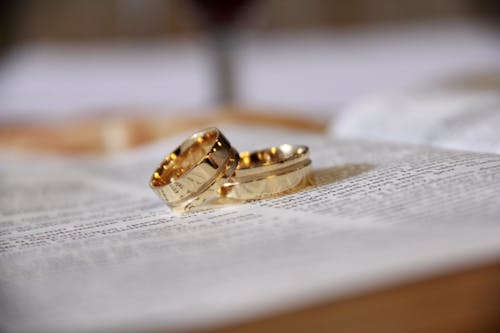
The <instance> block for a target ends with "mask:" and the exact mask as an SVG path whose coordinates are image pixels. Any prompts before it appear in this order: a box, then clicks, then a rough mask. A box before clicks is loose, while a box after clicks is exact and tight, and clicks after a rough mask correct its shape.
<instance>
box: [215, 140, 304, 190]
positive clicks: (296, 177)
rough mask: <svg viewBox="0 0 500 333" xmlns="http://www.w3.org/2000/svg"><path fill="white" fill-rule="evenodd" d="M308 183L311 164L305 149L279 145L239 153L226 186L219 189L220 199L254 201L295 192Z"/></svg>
mask: <svg viewBox="0 0 500 333" xmlns="http://www.w3.org/2000/svg"><path fill="white" fill-rule="evenodd" d="M310 180H311V160H310V158H309V149H308V148H307V147H306V146H296V145H288V144H285V145H281V146H278V147H271V148H268V149H264V150H259V151H255V152H243V153H240V162H239V164H238V167H237V168H236V171H235V174H234V176H233V177H231V178H230V180H229V182H226V183H225V184H224V185H222V187H221V190H220V193H221V195H222V196H223V197H226V198H232V199H239V200H257V199H264V198H269V197H273V196H276V195H278V194H282V193H283V192H287V191H291V190H297V189H299V188H301V187H303V186H305V185H307V184H309V182H310Z"/></svg>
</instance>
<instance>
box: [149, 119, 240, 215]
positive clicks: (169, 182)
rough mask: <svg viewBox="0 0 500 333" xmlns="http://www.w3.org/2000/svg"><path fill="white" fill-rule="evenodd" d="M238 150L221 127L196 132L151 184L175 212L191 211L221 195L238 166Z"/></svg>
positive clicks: (170, 158)
mask: <svg viewBox="0 0 500 333" xmlns="http://www.w3.org/2000/svg"><path fill="white" fill-rule="evenodd" d="M238 162H239V155H238V152H237V151H236V150H235V149H234V148H233V147H231V144H230V143H229V141H228V140H227V139H226V138H225V137H224V135H222V133H221V132H220V131H219V130H218V129H217V128H209V129H206V130H204V131H200V132H198V133H195V134H193V135H192V136H191V137H190V138H188V139H187V140H185V141H184V142H183V143H182V144H181V145H180V146H179V147H178V148H177V149H176V150H174V151H173V152H172V153H170V154H169V155H168V156H167V157H165V159H164V160H163V161H162V163H161V164H160V166H159V167H158V168H157V169H156V171H155V172H154V173H153V176H152V177H151V181H150V187H151V188H152V189H153V191H155V192H156V194H157V195H158V196H159V197H160V198H161V199H162V200H163V201H164V202H165V203H166V204H167V205H168V206H169V207H170V208H172V209H173V210H174V211H188V210H192V209H194V208H196V207H199V206H202V205H204V204H205V203H207V202H209V201H210V200H211V199H213V198H217V197H219V196H220V194H219V193H220V192H219V189H220V188H221V186H222V184H224V183H225V182H227V180H228V177H230V176H231V175H233V173H234V171H235V169H236V167H237V166H238Z"/></svg>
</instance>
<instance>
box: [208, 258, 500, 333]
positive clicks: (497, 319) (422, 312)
mask: <svg viewBox="0 0 500 333" xmlns="http://www.w3.org/2000/svg"><path fill="white" fill-rule="evenodd" d="M215 332H218V333H254V332H287V333H295V332H316V333H322V332H325V333H326V332H335V333H357V332H380V333H392V332H398V333H410V332H426V333H452V332H454V333H462V332H463V333H465V332H477V333H494V332H500V262H495V263H491V264H488V265H484V266H480V267H476V268H471V269H467V270H463V271H457V272H451V273H447V274H445V275H441V276H436V277H430V278H427V279H424V280H421V281H414V282H410V283H406V284H403V285H398V286H394V287H390V288H385V289H383V290H378V291H372V292H367V293H361V294H360V295H357V296H353V297H348V298H345V299H341V300H338V301H335V302H333V303H326V304H320V305H316V306H311V307H307V308H304V309H301V310H296V311H290V312H286V313H282V314H278V315H273V316H269V317H268V318H262V319H258V320H254V321H250V322H247V323H242V324H240V325H235V326H232V327H226V328H223V329H218V330H212V331H207V333H215Z"/></svg>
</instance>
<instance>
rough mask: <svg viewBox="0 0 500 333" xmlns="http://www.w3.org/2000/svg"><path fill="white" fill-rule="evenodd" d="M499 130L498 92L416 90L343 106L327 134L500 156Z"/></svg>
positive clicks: (499, 96)
mask: <svg viewBox="0 0 500 333" xmlns="http://www.w3.org/2000/svg"><path fill="white" fill-rule="evenodd" d="M499 129H500V94H499V93H498V92H473V91H415V92H408V93H400V94H394V95H382V96H374V97H371V98H366V99H365V100H362V101H360V102H356V103H353V104H352V105H350V106H347V107H346V108H345V109H344V110H343V112H342V114H341V115H340V116H339V117H338V118H335V119H333V120H332V122H331V126H330V134H331V135H332V136H337V137H339V138H357V139H365V140H375V141H388V142H398V143H413V144H425V145H432V146H436V147H441V148H448V149H458V150H469V151H478V152H489V153H496V154H500V130H499Z"/></svg>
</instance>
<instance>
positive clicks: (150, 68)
mask: <svg viewBox="0 0 500 333" xmlns="http://www.w3.org/2000/svg"><path fill="white" fill-rule="evenodd" d="M499 27H500V3H499V2H498V1H487V0H442V1H433V0H420V1H410V0H378V1H375V0H372V1H371V0H349V1H347V0H337V1H327V0H289V1H279V0H267V1H266V0H254V1H250V0H239V1H237V0H233V1H230V0H219V1H217V0H213V1H203V0H191V1H187V0H186V1H182V0H142V1H139V0H102V1H86V0H51V1H49V0H31V1H28V0H25V1H24V0H21V1H1V2H0V124H2V126H1V127H0V128H1V130H0V141H5V138H6V137H7V138H8V140H13V138H17V139H18V138H19V133H21V132H22V135H25V134H26V132H25V131H24V128H21V129H20V128H19V124H53V123H55V122H61V121H65V120H75V119H77V120H82V119H85V120H86V121H88V120H89V119H102V118H103V117H115V118H116V116H119V117H129V116H133V117H136V118H137V117H142V118H144V119H151V118H150V117H151V115H155V117H156V116H157V115H160V116H161V117H163V118H162V119H167V120H165V121H167V122H170V123H175V122H176V121H177V120H175V121H173V119H184V118H189V117H191V118H192V119H198V121H199V122H202V123H204V122H205V121H206V119H209V118H207V117H212V116H213V115H214V114H219V112H222V113H223V114H224V115H225V116H226V117H228V118H230V117H234V113H239V114H243V115H244V116H243V118H244V119H245V121H248V120H249V119H250V120H254V115H259V117H261V116H262V117H264V118H262V119H263V121H264V122H265V121H269V117H271V118H272V119H274V118H273V117H275V116H277V117H278V116H279V117H281V116H283V115H286V116H287V118H286V120H283V121H285V122H286V121H288V122H289V123H292V124H295V125H297V124H299V127H300V124H301V123H302V124H303V125H304V126H303V127H304V128H310V129H313V130H317V129H321V123H322V122H324V120H325V119H330V118H331V117H334V115H335V113H336V112H337V110H339V109H341V108H342V107H343V106H344V105H346V104H349V103H351V102H352V101H356V100H357V99H359V98H361V97H363V96H366V95H370V94H375V93H380V92H385V91H394V90H400V89H407V88H414V87H420V86H426V85H429V84H436V83H439V82H447V83H449V82H454V83H458V84H462V83H463V84H469V83H472V84H482V83H484V82H486V83H488V82H491V81H495V80H498V73H500V33H499V32H500V30H499ZM221 110H223V111H221ZM228 114H231V115H228ZM291 116H293V117H296V118H290V117H291ZM204 117H205V118H204ZM266 117H268V118H266ZM168 119H169V120H168ZM295 120H296V121H295ZM273 121H274V120H273ZM278 122H279V121H278ZM308 122H309V123H308ZM143 125H144V123H142V124H141V125H140V126H143ZM15 126H18V127H15ZM23 126H24V125H23ZM92 126H94V125H92ZM91 128H94V127H91ZM87 129H88V128H87ZM136 129H137V128H136ZM19 131H21V132H19ZM30 131H31V133H32V132H33V128H32V127H30ZM148 131H149V132H151V131H150V128H149V129H148V130H145V131H143V132H148ZM73 132H75V131H73V130H72V133H73ZM83 132H86V131H83ZM153 132H154V131H153ZM42 133H43V132H42ZM51 133H52V134H54V132H51ZM146 136H148V135H146ZM148 138H149V137H148ZM148 138H141V139H138V140H139V141H144V140H147V139H148ZM24 140H25V141H26V140H28V139H26V138H24ZM28 141H29V140H28ZM75 149H76V148H75Z"/></svg>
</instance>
